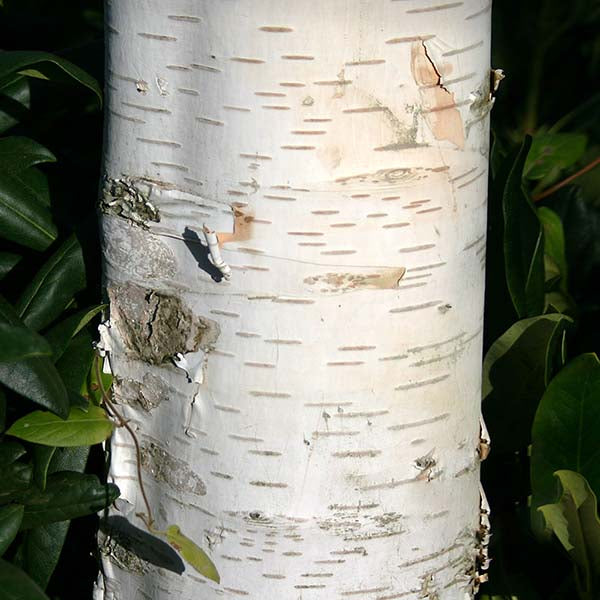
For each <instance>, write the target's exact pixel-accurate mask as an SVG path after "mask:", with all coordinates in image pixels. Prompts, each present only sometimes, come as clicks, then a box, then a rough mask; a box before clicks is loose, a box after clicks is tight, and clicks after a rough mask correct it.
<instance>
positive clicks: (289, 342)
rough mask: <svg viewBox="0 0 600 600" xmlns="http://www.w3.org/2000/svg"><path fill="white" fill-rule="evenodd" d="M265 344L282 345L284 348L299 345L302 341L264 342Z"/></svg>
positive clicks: (278, 340)
mask: <svg viewBox="0 0 600 600" xmlns="http://www.w3.org/2000/svg"><path fill="white" fill-rule="evenodd" d="M264 342H265V343H266V344H282V345H286V346H291V345H297V344H301V343H302V340H280V339H277V340H264Z"/></svg>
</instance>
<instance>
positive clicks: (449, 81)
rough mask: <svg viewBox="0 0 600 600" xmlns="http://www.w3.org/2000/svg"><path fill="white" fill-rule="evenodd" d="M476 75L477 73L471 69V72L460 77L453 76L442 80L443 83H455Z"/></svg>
mask: <svg viewBox="0 0 600 600" xmlns="http://www.w3.org/2000/svg"><path fill="white" fill-rule="evenodd" d="M476 75H477V73H475V71H473V72H472V73H467V74H466V75H463V76H462V77H454V78H453V79H446V80H445V81H444V85H453V84H455V83H460V82H461V81H468V80H469V79H472V78H473V77H475V76H476ZM436 85H437V84H436Z"/></svg>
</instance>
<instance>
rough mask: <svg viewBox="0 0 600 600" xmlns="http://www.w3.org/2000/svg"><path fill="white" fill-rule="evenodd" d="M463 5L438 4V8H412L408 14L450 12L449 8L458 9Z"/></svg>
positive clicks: (453, 3)
mask: <svg viewBox="0 0 600 600" xmlns="http://www.w3.org/2000/svg"><path fill="white" fill-rule="evenodd" d="M463 4H464V2H449V3H448V4H438V5H436V6H428V7H426V8H411V9H410V10H407V11H406V13H407V14H413V13H426V12H435V11H438V10H448V9H449V8H458V7H459V6H462V5H463Z"/></svg>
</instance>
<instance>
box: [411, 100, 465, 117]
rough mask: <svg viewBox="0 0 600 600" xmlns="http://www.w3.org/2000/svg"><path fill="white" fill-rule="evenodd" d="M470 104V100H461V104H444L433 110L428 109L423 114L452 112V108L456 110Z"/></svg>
mask: <svg viewBox="0 0 600 600" xmlns="http://www.w3.org/2000/svg"><path fill="white" fill-rule="evenodd" d="M469 103H470V100H463V101H462V102H453V103H451V104H445V105H442V106H436V107H435V108H428V109H425V110H423V111H422V112H423V113H428V114H429V113H436V112H443V111H445V110H452V109H454V108H458V107H459V106H466V105H467V104H469Z"/></svg>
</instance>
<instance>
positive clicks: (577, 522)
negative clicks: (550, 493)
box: [538, 470, 600, 600]
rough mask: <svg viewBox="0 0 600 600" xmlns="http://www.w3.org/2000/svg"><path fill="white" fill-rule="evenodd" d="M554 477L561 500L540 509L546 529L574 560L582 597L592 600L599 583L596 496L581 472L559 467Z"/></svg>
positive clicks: (599, 526) (599, 528)
mask: <svg viewBox="0 0 600 600" xmlns="http://www.w3.org/2000/svg"><path fill="white" fill-rule="evenodd" d="M554 476H555V477H556V478H557V479H558V480H559V482H560V488H561V489H560V497H559V500H558V502H555V503H553V504H545V505H543V506H541V507H540V508H539V509H538V510H539V511H540V512H541V513H542V515H543V517H544V521H545V524H546V527H547V529H548V530H549V531H550V532H552V533H554V534H555V535H556V537H557V538H558V540H559V541H560V543H561V544H562V546H563V548H564V549H565V550H566V551H567V552H568V553H569V555H570V557H571V560H572V561H573V563H574V566H575V573H576V579H577V584H578V585H577V587H578V589H579V593H580V597H581V598H589V600H593V599H594V598H596V597H597V595H595V592H598V591H599V589H598V585H599V584H600V519H598V512H597V501H596V496H595V495H594V492H593V491H592V490H591V488H590V486H589V484H588V482H587V481H586V480H585V478H584V477H583V476H582V475H580V474H579V473H575V472H574V471H568V470H560V471H556V473H554Z"/></svg>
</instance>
